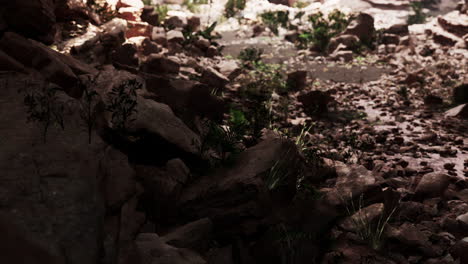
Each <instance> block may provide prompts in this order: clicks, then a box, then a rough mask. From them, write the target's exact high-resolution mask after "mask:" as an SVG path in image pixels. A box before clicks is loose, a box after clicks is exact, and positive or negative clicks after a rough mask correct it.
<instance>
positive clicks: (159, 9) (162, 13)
mask: <svg viewBox="0 0 468 264" xmlns="http://www.w3.org/2000/svg"><path fill="white" fill-rule="evenodd" d="M154 11H155V12H156V13H157V14H158V22H159V24H161V23H162V22H163V21H164V20H165V19H166V17H167V13H168V12H169V7H168V6H167V5H156V6H155V7H154Z"/></svg>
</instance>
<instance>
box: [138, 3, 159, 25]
mask: <svg viewBox="0 0 468 264" xmlns="http://www.w3.org/2000/svg"><path fill="white" fill-rule="evenodd" d="M140 18H141V21H143V22H146V23H148V24H150V25H152V26H155V27H157V26H159V14H158V13H157V12H156V11H154V7H152V6H145V8H143V12H142V13H141V17H140Z"/></svg>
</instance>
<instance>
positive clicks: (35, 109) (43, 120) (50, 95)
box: [24, 83, 65, 143]
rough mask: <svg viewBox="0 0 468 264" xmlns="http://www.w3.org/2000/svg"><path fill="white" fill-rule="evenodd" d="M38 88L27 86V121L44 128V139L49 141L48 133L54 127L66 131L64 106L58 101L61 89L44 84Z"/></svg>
mask: <svg viewBox="0 0 468 264" xmlns="http://www.w3.org/2000/svg"><path fill="white" fill-rule="evenodd" d="M39 86H40V87H39V88H37V87H35V86H34V85H30V84H28V83H27V84H26V88H27V90H26V91H25V96H24V105H25V106H26V108H27V110H26V111H27V114H28V117H27V121H28V122H36V123H39V124H40V126H41V127H42V139H43V141H44V143H46V141H47V132H48V131H49V128H50V127H51V126H53V125H56V126H59V127H61V128H62V129H65V127H64V122H63V112H64V108H65V107H64V105H63V104H62V103H61V102H60V101H59V100H58V97H57V95H56V93H57V91H60V90H61V89H59V88H57V87H54V86H53V85H51V84H42V85H39Z"/></svg>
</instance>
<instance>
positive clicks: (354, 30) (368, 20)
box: [343, 13, 375, 45]
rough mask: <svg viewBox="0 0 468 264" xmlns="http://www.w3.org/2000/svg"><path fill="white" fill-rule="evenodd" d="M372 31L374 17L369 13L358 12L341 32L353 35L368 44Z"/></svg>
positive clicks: (372, 34)
mask: <svg viewBox="0 0 468 264" xmlns="http://www.w3.org/2000/svg"><path fill="white" fill-rule="evenodd" d="M374 33H375V27H374V18H373V17H372V16H371V15H369V14H366V13H359V15H358V16H357V17H356V18H355V19H354V20H353V21H352V22H351V23H350V24H349V26H348V27H347V28H346V30H345V31H344V32H343V35H355V36H357V37H358V38H359V40H360V41H361V42H362V43H364V44H366V45H369V44H370V43H371V42H372V38H373V36H374Z"/></svg>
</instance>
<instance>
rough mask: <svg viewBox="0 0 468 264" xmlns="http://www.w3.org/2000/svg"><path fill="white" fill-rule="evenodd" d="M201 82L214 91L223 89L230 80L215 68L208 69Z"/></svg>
mask: <svg viewBox="0 0 468 264" xmlns="http://www.w3.org/2000/svg"><path fill="white" fill-rule="evenodd" d="M201 82H202V83H204V84H206V85H208V86H210V88H213V89H223V88H224V86H226V85H227V84H228V83H229V79H228V78H227V77H226V76H224V75H223V74H221V73H220V72H219V71H217V70H216V69H214V68H213V67H207V68H206V69H205V70H204V71H203V73H202V77H201Z"/></svg>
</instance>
